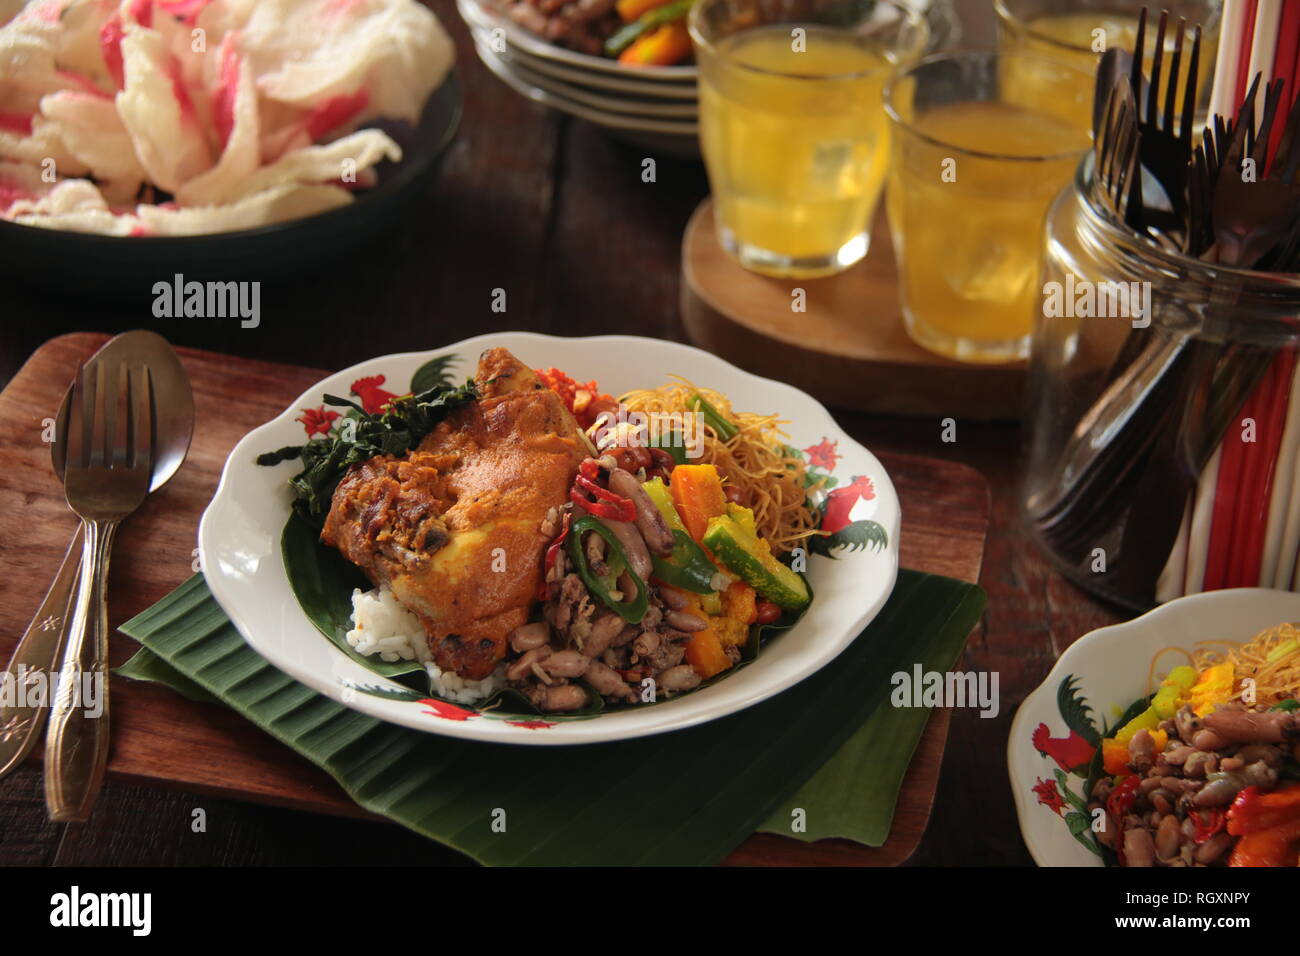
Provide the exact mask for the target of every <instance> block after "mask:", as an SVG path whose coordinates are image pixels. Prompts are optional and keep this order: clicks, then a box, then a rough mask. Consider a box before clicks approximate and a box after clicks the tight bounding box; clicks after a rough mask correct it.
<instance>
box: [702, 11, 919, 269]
mask: <svg viewBox="0 0 1300 956" xmlns="http://www.w3.org/2000/svg"><path fill="white" fill-rule="evenodd" d="M690 32H691V37H692V39H693V40H694V43H695V55H696V59H697V61H698V63H699V70H700V143H701V147H702V150H703V153H704V161H705V165H706V167H707V169H708V174H709V182H710V185H711V186H712V190H713V199H714V203H715V207H716V219H717V223H718V235H719V239H720V241H721V243H722V246H723V248H725V249H726V250H727V251H728V252H729V253H730V254H731V255H732V256H733V257H735V258H736V259H737V260H739V262H740V264H741V265H743V266H745V267H746V268H747V269H752V270H754V271H757V272H762V273H765V274H768V275H776V276H819V275H830V274H832V273H835V272H839V271H841V270H843V269H845V268H847V267H848V266H850V265H852V264H853V263H855V262H857V261H858V260H859V259H861V258H862V257H863V256H864V255H865V254H866V252H867V246H868V242H869V238H868V237H869V234H870V225H871V218H872V215H873V213H874V212H875V208H876V205H877V203H878V202H879V200H880V193H881V189H882V187H883V184H884V178H885V171H886V165H887V163H888V158H889V123H888V121H887V120H886V119H885V114H884V110H883V108H882V102H881V99H882V91H883V89H884V84H885V81H886V79H887V77H888V76H889V74H890V72H891V71H892V70H893V69H894V68H895V67H896V66H897V65H898V64H900V63H906V62H912V61H915V59H916V58H917V57H919V56H920V54H921V52H922V50H923V49H924V47H925V43H926V37H927V35H928V31H927V28H926V26H925V21H924V19H923V18H922V17H921V15H920V14H919V13H918V12H917V11H916V10H915V9H914V8H913V7H910V6H908V5H906V4H903V3H898V2H894V0H874V2H872V0H699V2H698V3H696V4H695V6H694V7H693V8H692V10H691V15H690Z"/></svg>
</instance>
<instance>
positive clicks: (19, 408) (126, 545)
mask: <svg viewBox="0 0 1300 956" xmlns="http://www.w3.org/2000/svg"><path fill="white" fill-rule="evenodd" d="M105 338H106V337H105V336H103V335H97V334H89V333H83V334H73V335H65V336H61V337H58V338H55V339H52V340H50V341H49V342H47V343H46V344H45V345H44V346H42V347H41V348H40V349H38V350H37V352H36V353H35V354H34V355H33V356H32V357H31V359H30V360H29V361H28V362H27V364H26V365H24V367H23V368H22V369H21V370H20V371H19V373H18V374H17V375H16V376H15V377H14V379H13V380H12V381H11V382H10V383H9V385H8V386H7V387H6V388H5V390H4V391H3V392H2V393H0V419H3V420H6V421H11V422H19V423H21V426H20V427H19V428H18V429H16V430H14V431H8V432H6V433H5V434H4V436H3V438H0V453H2V454H3V455H4V456H5V459H6V460H7V461H8V462H9V463H10V467H8V468H6V469H4V470H3V471H0V539H3V540H4V541H5V543H6V544H5V550H6V553H7V554H8V553H12V554H14V555H15V556H19V555H21V559H20V560H17V561H14V562H8V561H7V562H6V567H7V569H8V572H9V573H8V574H6V575H5V577H4V580H3V584H0V655H4V656H5V657H7V656H8V654H9V653H10V652H11V651H12V648H13V645H14V644H15V643H16V639H17V635H19V634H20V633H21V632H22V630H23V627H24V626H25V624H26V622H27V620H28V618H29V617H30V615H31V613H32V611H33V610H34V609H35V606H36V604H37V603H38V602H39V600H40V596H41V595H42V593H43V592H44V589H45V587H46V586H47V585H48V583H49V581H50V579H51V577H52V575H53V573H54V570H55V569H56V568H57V565H58V562H59V560H60V559H61V556H62V549H63V547H64V546H65V543H66V540H67V536H68V535H69V534H71V533H72V532H73V530H74V529H75V521H74V519H73V518H72V516H71V514H70V513H69V512H68V510H67V508H66V506H65V505H64V503H63V501H62V496H61V492H60V489H59V487H58V485H57V483H56V482H55V480H54V478H53V474H52V472H51V470H50V466H49V461H48V447H47V446H45V445H44V444H43V443H42V442H41V441H40V440H39V435H40V431H41V428H42V423H43V419H44V418H45V417H46V416H47V415H49V414H50V413H51V410H52V409H53V408H55V407H56V406H57V403H58V401H59V399H60V397H61V395H62V392H63V390H64V389H65V388H66V386H67V382H68V381H70V379H71V377H72V375H73V374H74V371H75V369H76V367H77V365H78V364H79V363H80V362H82V361H84V360H85V359H86V358H88V357H89V356H90V355H91V354H92V353H93V352H94V350H95V349H96V348H98V347H99V346H100V345H101V344H102V343H103V341H105ZM181 357H182V361H183V362H184V363H185V366H186V370H187V372H188V373H189V375H190V377H191V381H192V382H193V385H194V391H195V404H196V416H197V420H196V430H195V438H194V443H193V445H192V447H191V451H190V456H189V458H188V459H187V461H186V464H185V465H184V467H182V469H181V470H180V471H179V472H178V473H177V475H176V477H175V478H174V479H173V481H172V482H171V483H169V484H168V485H167V486H166V488H165V489H163V491H161V492H160V493H158V494H156V495H154V496H152V497H151V498H150V499H149V501H148V502H147V503H146V504H145V506H144V507H143V508H142V509H141V510H140V512H138V513H137V514H136V515H135V516H133V517H132V518H131V520H130V521H128V522H127V523H126V524H124V525H123V527H122V529H121V532H120V533H119V536H118V539H117V544H116V547H115V549H114V559H113V563H112V567H111V578H110V607H109V616H110V624H111V625H113V626H114V627H116V626H117V625H118V624H120V623H121V622H122V621H124V620H126V619H127V618H128V617H130V616H132V615H134V614H136V613H138V612H139V611H141V610H143V609H144V608H145V607H148V606H149V605H150V604H152V603H154V602H155V601H157V600H158V599H160V598H161V597H162V596H163V595H165V594H166V593H167V592H168V591H170V590H171V589H172V588H174V587H175V586H176V585H178V584H179V583H180V582H181V581H183V580H184V579H185V578H186V577H187V576H188V575H189V574H190V573H191V568H192V561H193V549H194V540H195V535H196V533H197V527H198V520H199V516H200V514H201V513H202V510H203V508H204V507H205V506H206V504H207V502H208V500H209V499H210V498H211V495H212V492H213V491H214V490H215V488H216V483H217V480H218V478H219V475H220V469H221V467H222V465H223V464H224V461H225V458H226V455H227V454H228V452H229V450H230V448H231V447H232V446H233V445H234V444H235V442H236V441H238V440H239V439H240V438H241V437H243V435H244V434H245V433H246V432H247V431H248V430H249V429H251V428H253V427H256V426H257V425H259V424H261V423H262V422H263V421H265V420H267V419H269V418H271V417H273V416H274V415H276V414H278V413H279V411H280V410H281V409H283V407H284V406H285V405H286V404H287V403H288V402H290V401H292V400H293V399H294V398H295V397H296V396H297V395H298V394H299V393H300V392H302V391H303V390H304V389H306V388H308V387H309V386H310V385H312V384H313V383H314V382H316V381H317V380H319V379H320V378H321V377H322V376H323V374H325V373H323V372H321V371H320V370H312V369H304V368H298V367H294V366H288V365H279V364H273V363H268V362H257V361H252V360H248V359H235V358H233V357H230V356H222V355H218V354H215V353H210V352H203V351H198V350H194V349H182V350H181ZM885 466H886V468H887V469H889V472H890V474H891V476H892V478H893V480H894V482H895V484H896V486H897V488H898V493H899V496H900V500H901V501H902V505H903V516H904V517H903V531H902V536H901V541H900V553H901V558H902V561H903V564H904V565H905V566H907V567H912V568H917V569H919V570H926V571H931V572H933V573H937V574H945V575H948V576H951V577H957V578H962V579H965V580H969V581H974V580H977V579H978V577H979V570H980V561H981V557H982V553H983V541H984V533H985V528H986V526H987V520H988V489H987V486H986V485H985V483H984V481H983V479H982V478H981V477H980V476H979V475H978V473H976V472H974V471H973V470H971V469H969V468H966V467H964V466H960V465H953V464H950V463H944V462H937V461H933V460H927V459H921V458H914V457H900V456H891V457H886V459H885ZM134 649H135V645H134V644H133V642H131V641H130V640H129V639H128V638H126V637H124V636H123V635H120V634H115V635H114V637H113V639H112V641H111V642H110V662H111V664H112V665H113V666H116V665H118V664H120V663H122V662H123V661H124V660H126V658H127V657H128V656H130V654H131V653H133V652H134ZM110 692H111V695H112V700H113V735H112V751H111V756H110V762H109V773H110V775H111V776H112V777H114V778H116V779H119V780H124V781H129V782H133V783H143V784H151V785H163V786H174V787H180V788H184V789H186V790H189V791H193V792H197V793H202V794H209V795H215V796H219V797H226V798H239V799H249V800H255V801H259V802H263V803H268V804H272V805H278V806H284V807H290V808H293V809H298V810H308V811H313V812H320V813H332V814H338V815H345V816H368V815H367V814H365V813H364V812H363V811H361V810H360V809H359V808H357V807H356V806H355V804H353V803H352V802H351V801H350V800H349V799H348V798H347V797H346V795H345V794H343V792H342V791H341V790H340V789H339V788H338V787H337V785H336V784H334V782H333V781H332V780H330V779H329V778H328V777H327V776H326V775H325V774H324V773H323V772H322V771H320V770H319V769H317V768H316V767H315V766H313V765H311V764H310V763H308V762H307V761H306V760H304V759H302V758H300V757H298V756H297V755H296V754H293V753H291V752H290V751H288V750H287V749H286V748H284V747H282V746H281V745H280V744H278V743H277V742H275V741H274V740H273V739H272V738H270V737H269V736H267V735H265V734H263V733H261V732H260V731H258V730H257V729H256V728H254V727H252V726H251V725H250V724H248V723H247V722H245V721H244V720H243V719H242V718H240V717H238V716H237V715H235V714H233V713H232V712H230V711H228V710H226V709H225V708H222V707H217V706H213V705H207V704H197V703H193V702H191V701H187V700H185V699H183V698H181V697H180V696H178V695H176V694H173V693H171V692H170V691H167V690H165V689H163V688H159V687H155V686H151V685H148V684H144V683H139V682H133V681H125V680H122V679H119V678H114V679H113V680H112V682H111V688H110ZM948 721H949V714H948V712H946V711H940V712H937V713H936V714H935V715H934V717H933V718H932V719H931V721H930V723H929V725H928V726H927V730H926V733H925V735H924V736H923V739H922V742H921V744H920V745H919V747H918V752H917V755H916V759H915V761H914V764H913V766H912V768H911V770H910V772H909V774H908V776H907V778H906V780H905V783H904V786H903V792H902V796H901V798H900V805H899V810H898V814H897V818H896V821H895V828H894V831H893V833H892V834H891V837H890V840H889V842H888V843H886V845H885V846H884V847H882V848H880V849H879V850H871V849H868V848H864V847H861V846H858V845H855V844H852V843H848V842H843V841H827V842H823V843H819V844H815V845H807V844H802V843H799V842H797V841H794V840H790V839H785V838H777V837H757V838H755V839H752V840H751V841H749V842H748V843H747V844H745V846H744V847H742V848H741V849H740V850H738V851H737V853H736V854H735V855H734V856H733V857H732V859H731V861H730V862H733V863H812V862H839V863H874V864H892V863H898V862H902V861H903V860H904V859H906V858H907V856H909V855H910V854H911V852H912V851H913V850H914V849H915V847H916V845H917V843H918V842H919V840H920V837H921V834H922V833H923V831H924V829H925V824H926V821H927V820H928V817H929V813H930V807H931V802H932V800H933V795H934V789H935V786H936V784H937V781H938V775H939V768H940V765H941V763H942V758H943V751H944V742H945V739H946V736H947V726H948Z"/></svg>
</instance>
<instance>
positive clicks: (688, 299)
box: [681, 199, 1025, 420]
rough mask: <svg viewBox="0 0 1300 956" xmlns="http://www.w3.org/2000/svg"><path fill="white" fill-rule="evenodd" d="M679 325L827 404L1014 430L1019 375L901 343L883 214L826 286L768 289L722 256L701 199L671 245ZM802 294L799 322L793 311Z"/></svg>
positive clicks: (818, 282) (798, 283)
mask: <svg viewBox="0 0 1300 956" xmlns="http://www.w3.org/2000/svg"><path fill="white" fill-rule="evenodd" d="M681 289H682V291H681V298H682V316H683V319H684V321H685V324H686V332H687V334H688V335H689V336H690V338H691V341H692V342H694V343H695V344H696V345H697V346H699V347H700V348H703V349H706V350H708V351H710V352H713V353H715V354H717V355H720V356H722V357H723V358H725V359H727V361H729V362H733V363H735V364H736V365H739V366H740V367H741V368H744V369H748V370H749V371H751V372H754V373H756V374H758V375H765V376H767V377H769V378H775V379H778V380H780V381H783V382H789V383H790V384H791V385H794V386H796V387H798V388H801V389H803V390H804V391H806V392H808V393H809V394H810V395H814V396H816V397H817V398H819V399H821V400H822V401H823V402H825V403H827V404H828V405H835V406H838V407H841V408H849V409H853V410H855V411H867V412H881V413H885V414H890V415H908V416H917V417H921V416H924V417H930V416H937V417H940V418H943V417H948V416H951V417H953V418H968V419H969V418H974V419H983V420H989V419H1016V418H1019V417H1020V415H1021V413H1022V411H1023V409H1022V405H1023V402H1024V391H1025V364H1024V363H1023V362H1021V363H1016V364H1014V365H964V364H962V363H960V362H954V361H952V360H950V359H946V358H943V357H941V356H938V355H935V354H933V353H931V352H927V351H926V350H925V349H923V348H921V347H920V346H919V345H917V344H916V343H915V342H913V341H912V340H911V338H909V337H908V335H907V331H906V330H905V329H904V328H903V316H902V310H901V309H900V307H899V302H898V281H897V273H896V269H895V265H894V252H893V248H892V244H891V242H890V239H889V229H888V226H887V225H886V223H885V216H884V212H883V210H882V211H881V214H880V215H879V216H878V217H877V219H876V223H875V227H874V229H873V230H872V237H871V251H870V252H869V253H868V254H867V256H866V258H864V259H863V260H862V261H861V262H859V263H858V264H857V265H856V266H854V267H853V268H852V269H849V270H848V271H847V272H843V273H841V274H840V275H837V276H832V277H831V278H828V279H771V278H768V277H766V276H761V275H758V274H756V273H753V272H750V271H748V270H746V269H743V268H741V266H740V265H739V264H738V263H737V262H736V261H735V260H734V259H732V258H731V257H730V256H728V255H727V253H726V252H725V251H724V250H723V248H722V246H721V245H720V244H719V242H718V237H717V232H716V230H715V229H714V222H713V202H712V200H710V199H706V200H705V201H704V202H703V203H701V204H700V207H699V208H698V209H696V210H695V213H694V215H692V216H691V221H690V223H688V224H687V226H686V233H685V235H684V236H683V238H682V285H681ZM797 290H803V297H802V298H803V301H802V305H803V306H804V309H805V310H804V311H797V310H796V309H795V308H794V307H793V306H794V305H795V304H796V295H797Z"/></svg>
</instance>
